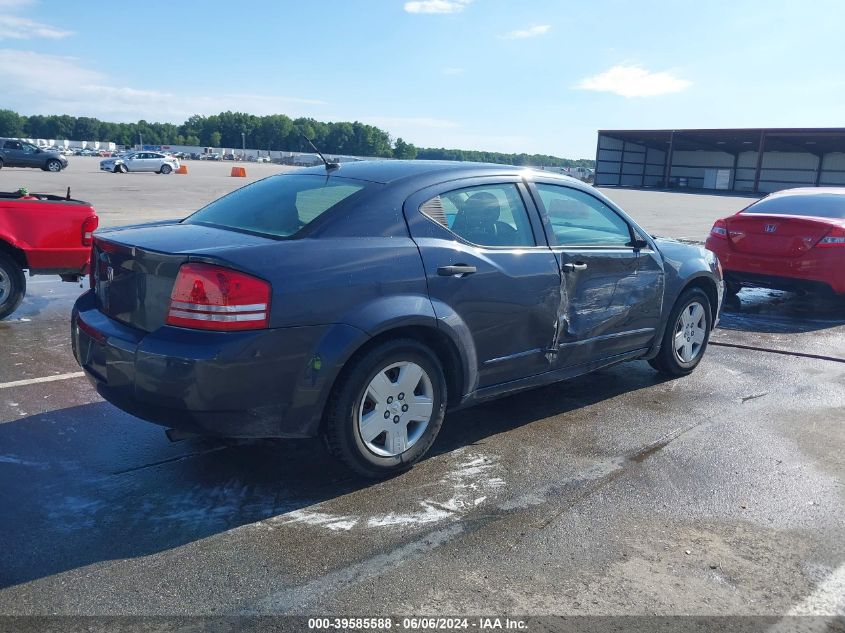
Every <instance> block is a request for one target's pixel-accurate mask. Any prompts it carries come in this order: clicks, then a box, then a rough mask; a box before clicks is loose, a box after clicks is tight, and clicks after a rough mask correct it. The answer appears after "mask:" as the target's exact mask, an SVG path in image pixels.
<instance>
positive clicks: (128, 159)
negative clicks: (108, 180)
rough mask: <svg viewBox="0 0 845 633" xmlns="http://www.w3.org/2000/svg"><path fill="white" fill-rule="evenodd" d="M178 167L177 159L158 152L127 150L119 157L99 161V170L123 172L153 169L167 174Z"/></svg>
mask: <svg viewBox="0 0 845 633" xmlns="http://www.w3.org/2000/svg"><path fill="white" fill-rule="evenodd" d="M177 169H179V159H178V158H173V157H172V156H166V155H164V154H161V153H159V152H129V153H128V154H125V155H123V156H120V157H116V158H107V159H105V160H101V161H100V170H101V171H110V172H114V173H116V174H125V173H127V172H130V171H154V172H155V173H157V174H169V173H171V172H174V171H176V170H177Z"/></svg>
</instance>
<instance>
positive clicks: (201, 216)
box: [184, 174, 365, 237]
mask: <svg viewBox="0 0 845 633" xmlns="http://www.w3.org/2000/svg"><path fill="white" fill-rule="evenodd" d="M364 187H365V185H364V183H361V182H358V181H352V180H346V179H342V178H340V179H339V178H327V177H325V176H318V175H304V174H303V175H290V176H272V177H270V178H265V179H264V180H259V181H258V182H256V183H253V184H251V185H247V186H246V187H243V188H241V189H238V190H237V191H233V192H232V193H230V194H229V195H227V196H224V197H222V198H220V199H219V200H215V201H214V202H212V203H211V204H209V205H208V206H206V207H203V208H202V209H200V210H199V211H197V212H196V213H194V214H193V215H192V216H190V217H189V218H187V219H186V220H185V221H184V222H185V223H187V224H211V225H213V226H219V227H224V228H230V229H235V230H240V231H248V232H251V233H261V234H264V235H271V236H274V237H290V236H291V235H293V234H294V233H297V232H298V231H299V230H300V229H302V228H303V227H304V226H306V225H307V224H309V223H310V222H312V221H313V220H314V219H316V218H317V217H319V216H321V215H322V214H323V213H325V212H326V211H328V210H329V209H331V208H333V207H335V206H336V205H338V204H339V203H340V202H342V201H344V200H347V199H350V198H352V196H354V195H355V194H357V193H358V192H360V191H361V190H362V189H364Z"/></svg>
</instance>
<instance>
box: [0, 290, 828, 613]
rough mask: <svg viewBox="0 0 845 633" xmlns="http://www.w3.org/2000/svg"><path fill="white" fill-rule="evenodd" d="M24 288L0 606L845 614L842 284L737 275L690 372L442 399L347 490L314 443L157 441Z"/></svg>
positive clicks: (6, 383)
mask: <svg viewBox="0 0 845 633" xmlns="http://www.w3.org/2000/svg"><path fill="white" fill-rule="evenodd" d="M34 281H36V282H37V283H32V284H31V286H30V293H29V295H28V297H27V299H26V300H25V302H24V304H23V305H22V307H21V309H20V310H19V311H18V312H17V313H16V314H15V316H14V317H13V318H12V319H9V320H7V321H3V322H0V351H2V358H3V362H2V364H0V509H2V510H0V613H2V614H147V615H149V614H226V615H231V614H244V613H248V614H256V613H258V614H265V613H300V614H327V613H332V614H355V615H363V616H368V615H384V614H394V615H400V614H411V613H417V614H420V613H427V614H433V615H438V614H459V613H474V614H478V613H491V612H494V613H496V614H499V615H504V614H509V613H510V614H544V613H556V614H573V615H579V614H614V615H618V614H627V615H630V614H721V615H724V614H764V615H776V616H782V615H786V614H788V613H803V612H814V613H828V614H832V613H839V614H845V590H842V591H840V589H842V588H843V587H845V503H843V501H845V426H844V425H843V419H844V418H845V415H843V413H845V387H843V385H845V303H843V302H841V301H833V300H826V301H818V300H816V299H813V298H807V297H796V296H794V295H789V294H785V293H773V292H770V291H762V290H754V291H750V290H746V291H743V292H742V293H741V294H740V296H739V298H738V300H736V301H734V302H731V303H729V304H728V305H727V306H726V310H725V313H724V315H723V317H722V322H721V325H720V329H718V330H717V331H716V333H715V334H714V336H713V343H714V344H713V345H712V346H711V347H710V348H709V349H708V351H707V355H706V357H705V359H704V361H703V362H702V364H701V366H700V367H699V368H698V370H697V371H696V372H695V373H694V374H693V375H692V376H690V377H687V378H682V379H678V380H665V379H663V378H660V377H659V376H658V375H657V374H656V373H655V372H653V371H652V370H651V368H650V367H649V366H648V365H647V364H646V363H644V362H635V363H629V364H625V365H621V366H618V367H615V368H611V369H608V370H604V371H601V372H599V373H596V374H593V375H591V376H586V377H583V378H579V379H576V380H572V381H569V382H567V383H562V384H559V385H555V386H551V387H546V388H542V389H537V390H534V391H531V392H527V393H523V394H520V395H517V396H513V397H510V398H507V399H503V400H499V401H496V402H493V403H490V404H486V405H483V406H480V407H477V408H474V409H470V410H467V411H462V412H458V413H454V414H450V415H449V416H448V417H447V420H446V423H445V424H444V427H443V430H442V432H441V435H440V437H439V439H438V440H437V442H436V443H435V445H434V447H433V450H432V453H431V455H430V456H429V457H428V458H427V459H426V460H424V461H423V462H422V463H421V464H419V465H418V466H417V467H415V468H414V469H413V470H411V471H410V472H408V473H406V474H404V475H401V476H399V477H396V478H394V479H391V480H388V481H383V482H362V481H361V480H358V479H355V478H353V477H351V476H349V475H348V474H347V473H346V472H345V471H344V470H342V469H341V468H339V467H338V466H336V465H335V464H334V463H333V462H332V461H331V459H330V458H329V457H327V456H326V454H325V453H324V451H323V449H322V447H321V445H320V444H319V443H318V442H316V441H297V442H275V441H263V442H251V443H229V444H226V443H220V442H213V441H199V440H190V441H183V442H178V443H170V442H168V441H167V439H166V438H165V436H164V433H163V432H162V429H161V428H159V427H157V426H154V425H150V424H147V423H144V422H141V421H139V420H137V419H135V418H133V417H131V416H129V415H127V414H125V413H122V412H121V411H119V410H117V409H115V408H114V407H112V406H111V405H109V404H107V403H105V402H103V401H102V400H101V399H100V398H99V397H98V396H97V395H96V394H95V392H94V391H93V389H92V388H91V387H90V386H89V385H88V383H87V381H86V380H85V379H84V378H82V377H79V376H78V375H77V373H76V372H78V367H77V366H76V363H75V362H74V360H73V358H72V356H71V352H70V348H69V343H68V329H69V324H68V315H69V311H70V306H71V304H72V301H73V299H74V298H75V296H76V295H77V294H78V293H80V292H81V290H80V289H79V288H78V286H73V285H71V284H60V283H59V282H57V281H56V282H54V281H52V280H51V279H47V278H45V279H43V280H42V279H38V278H36V280H34ZM49 377H54V378H58V379H55V380H51V381H49V382H39V383H32V384H30V383H28V382H27V381H31V380H32V379H40V378H49ZM20 381H24V384H19V383H20ZM10 383H12V384H10ZM15 383H18V384H15Z"/></svg>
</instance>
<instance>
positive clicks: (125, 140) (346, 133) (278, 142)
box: [0, 110, 594, 167]
mask: <svg viewBox="0 0 845 633" xmlns="http://www.w3.org/2000/svg"><path fill="white" fill-rule="evenodd" d="M242 134H243V137H242V136H241V135H242ZM303 135H304V136H307V137H308V138H310V139H311V140H312V141H313V142H314V144H315V145H316V146H317V147H318V148H319V149H320V150H321V151H322V152H323V153H325V154H346V155H350V156H374V157H381V158H406V159H409V158H419V159H424V160H459V161H481V162H488V163H503V164H510V165H546V166H551V167H571V166H576V165H578V166H584V167H592V166H593V163H594V161H592V160H587V159H578V160H572V159H567V158H559V157H557V156H549V155H545V154H506V153H501V152H481V151H476V150H462V149H445V148H417V147H415V146H414V145H413V144H412V143H408V142H406V141H404V140H403V139H402V138H396V139H393V138H392V137H391V136H390V134H389V133H387V132H385V131H384V130H382V129H379V128H377V127H375V126H373V125H367V124H365V123H360V122H358V121H355V122H352V123H350V122H347V121H341V122H333V123H331V122H330V123H326V122H322V121H316V120H314V119H311V118H304V117H302V118H297V119H292V118H290V117H288V116H285V115H284V114H271V115H268V116H256V115H254V114H246V113H244V112H221V113H220V114H213V115H210V116H201V115H194V116H192V117H190V118H189V119H188V120H187V121H185V122H184V123H182V124H181V125H176V124H173V123H151V122H148V121H144V120H143V119H142V120H140V121H138V122H137V123H113V122H109V121H100V120H99V119H95V118H92V117H74V116H69V115H67V114H61V115H56V114H51V115H41V114H33V115H29V116H27V115H21V114H18V113H17V112H14V111H12V110H0V136H2V137H14V138H43V139H55V140H65V139H73V140H78V141H101V142H113V143H117V144H118V145H124V146H130V147H131V146H133V145H135V144H136V143H141V142H142V140H143V143H144V144H145V145H197V146H202V147H228V148H233V149H235V148H239V147H241V143H242V142H244V143H245V144H246V147H250V148H254V149H263V150H273V151H279V150H282V151H289V152H310V151H311V148H310V147H309V146H308V144H307V143H306V142H305V141H304V140H303V138H302V136H303Z"/></svg>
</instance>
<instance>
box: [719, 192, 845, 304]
mask: <svg viewBox="0 0 845 633" xmlns="http://www.w3.org/2000/svg"><path fill="white" fill-rule="evenodd" d="M707 248H708V249H710V250H711V251H713V252H714V253H716V255H718V256H719V260H720V261H721V262H722V267H723V268H724V270H725V282H726V285H727V291H728V293H729V294H736V293H737V292H739V291H740V290H741V289H742V288H743V287H744V286H759V287H763V288H775V289H781V290H817V291H818V290H820V291H822V292H831V291H833V292H835V293H838V294H845V187H812V188H809V187H807V188H798V189H786V190H783V191H778V192H776V193H773V194H770V195H768V196H766V197H765V198H763V199H762V200H758V201H757V202H754V203H752V204H750V205H749V206H747V207H746V208H745V209H743V210H742V211H740V212H739V213H736V214H735V215H731V216H728V217H726V218H722V219H721V220H716V223H715V224H714V225H713V228H712V229H711V231H710V236H709V237H708V238H707Z"/></svg>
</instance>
